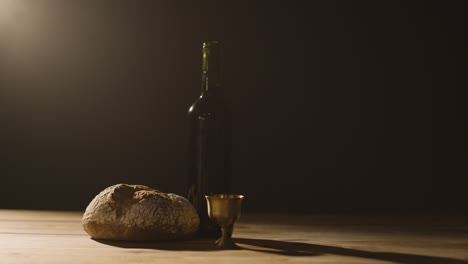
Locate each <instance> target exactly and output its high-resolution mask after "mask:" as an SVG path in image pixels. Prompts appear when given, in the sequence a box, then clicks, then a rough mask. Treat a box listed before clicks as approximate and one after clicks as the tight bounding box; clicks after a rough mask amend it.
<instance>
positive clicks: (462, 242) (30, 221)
mask: <svg viewBox="0 0 468 264" xmlns="http://www.w3.org/2000/svg"><path fill="white" fill-rule="evenodd" d="M81 215H82V213H80V212H47V211H18V210H0V263H1V264H8V263H25V264H26V263H27V264H35V263H46V264H53V263H60V264H73V263H104V264H106V263H112V264H119V263H126V264H128V263H139V264H145V263H199V264H210V263H236V264H240V263H268V264H274V263H343V264H347V263H360V264H361V263H438V264H439V263H460V264H461V263H466V264H468V217H467V216H434V215H432V216H428V215H426V216H388V215H387V216H383V215H341V216H340V215H307V216H306V215H302V216H300V215H243V216H242V217H241V219H240V220H239V222H238V223H237V225H236V226H235V232H234V237H235V238H236V242H237V244H238V245H239V246H240V247H241V248H242V249H241V250H229V251H220V250H216V248H215V247H214V246H213V244H212V242H213V241H211V240H197V239H194V240H189V241H179V242H159V243H155V242H153V243H125V242H106V241H95V240H92V239H91V238H89V237H88V235H87V234H86V233H85V232H84V231H83V229H82V227H81Z"/></svg>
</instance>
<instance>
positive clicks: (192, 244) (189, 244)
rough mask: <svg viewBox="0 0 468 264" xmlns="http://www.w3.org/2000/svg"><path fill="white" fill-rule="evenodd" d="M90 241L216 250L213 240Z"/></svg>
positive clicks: (136, 245)
mask: <svg viewBox="0 0 468 264" xmlns="http://www.w3.org/2000/svg"><path fill="white" fill-rule="evenodd" d="M91 239H92V240H94V241H96V242H99V243H101V244H105V245H109V246H113V247H119V248H133V249H157V250H173V251H214V250H218V248H217V247H216V245H215V244H214V240H213V239H191V240H171V241H141V242H140V241H120V240H104V239H95V238H91Z"/></svg>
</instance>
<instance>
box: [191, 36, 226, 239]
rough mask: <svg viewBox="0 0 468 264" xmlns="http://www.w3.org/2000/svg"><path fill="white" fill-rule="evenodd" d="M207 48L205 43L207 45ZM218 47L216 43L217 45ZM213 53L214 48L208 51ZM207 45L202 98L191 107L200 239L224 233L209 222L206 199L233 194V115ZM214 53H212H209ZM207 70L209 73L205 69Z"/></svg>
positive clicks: (193, 179) (193, 187)
mask: <svg viewBox="0 0 468 264" xmlns="http://www.w3.org/2000/svg"><path fill="white" fill-rule="evenodd" d="M205 44H206V43H205ZM216 45H217V43H216ZM209 48H210V49H212V48H213V47H209ZM205 51H206V50H205V45H204V56H203V60H204V63H203V76H202V95H201V96H200V98H198V99H197V100H196V101H195V103H194V104H193V105H192V106H191V107H190V109H189V111H188V118H189V151H188V153H189V162H188V169H189V171H188V197H187V198H188V200H189V201H190V202H191V203H192V204H193V206H194V207H195V209H196V210H197V212H198V215H199V216H200V228H199V232H198V235H199V236H200V237H219V236H220V235H221V230H220V228H219V227H218V226H216V225H215V224H213V223H212V222H211V221H210V220H209V218H208V212H207V204H206V200H205V195H207V194H221V193H229V192H230V177H231V112H230V109H229V108H228V107H227V105H226V104H225V102H224V101H223V100H222V98H221V95H220V94H219V82H214V81H215V80H216V79H217V78H216V77H212V78H211V81H210V80H209V79H208V78H209V76H210V77H211V76H213V73H212V72H219V71H218V69H214V67H213V66H216V67H217V66H219V65H218V64H215V63H212V65H211V68H210V70H212V72H209V70H208V69H207V67H205V66H206V65H205V64H207V62H206V61H205V60H214V59H216V60H217V59H218V58H213V56H216V55H214V54H213V53H209V54H206V53H205ZM208 51H209V52H213V50H208ZM205 68H206V69H205Z"/></svg>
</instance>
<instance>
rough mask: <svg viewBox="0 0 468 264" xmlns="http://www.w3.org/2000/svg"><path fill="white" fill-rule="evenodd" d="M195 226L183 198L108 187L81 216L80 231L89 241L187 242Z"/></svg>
mask: <svg viewBox="0 0 468 264" xmlns="http://www.w3.org/2000/svg"><path fill="white" fill-rule="evenodd" d="M199 223H200V220H199V218H198V214H197V212H196V211H195V208H193V206H192V205H191V204H190V203H189V202H188V201H187V200H186V199H185V198H183V197H181V196H179V195H176V194H173V193H163V192H160V191H157V190H154V189H151V188H149V187H147V186H143V185H128V184H117V185H113V186H110V187H108V188H106V189H105V190H103V191H102V192H101V193H99V194H98V195H97V196H96V197H95V198H94V199H93V200H92V201H91V203H90V204H89V205H88V207H87V208H86V211H85V213H84V215H83V228H84V230H85V231H86V232H87V233H88V234H89V235H90V236H91V237H93V238H96V239H110V240H167V239H179V238H189V237H191V236H193V235H194V234H195V233H196V232H197V229H198V225H199Z"/></svg>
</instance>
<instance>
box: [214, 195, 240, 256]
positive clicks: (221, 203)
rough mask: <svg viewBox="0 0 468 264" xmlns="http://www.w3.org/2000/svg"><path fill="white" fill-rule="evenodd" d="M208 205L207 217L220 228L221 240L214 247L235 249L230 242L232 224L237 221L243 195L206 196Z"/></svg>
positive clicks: (235, 246) (233, 244) (234, 245)
mask: <svg viewBox="0 0 468 264" xmlns="http://www.w3.org/2000/svg"><path fill="white" fill-rule="evenodd" d="M205 198H206V202H207V204H208V216H209V217H210V219H211V221H213V223H215V224H218V225H219V226H220V227H221V231H222V235H221V238H220V239H218V240H217V241H216V245H218V247H220V248H223V249H236V248H238V247H237V245H236V244H235V243H234V242H233V241H232V238H231V237H232V232H233V231H234V223H235V222H236V221H237V219H239V217H240V212H241V205H242V200H243V199H244V196H243V195H238V194H212V195H206V196H205Z"/></svg>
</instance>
